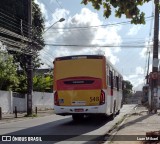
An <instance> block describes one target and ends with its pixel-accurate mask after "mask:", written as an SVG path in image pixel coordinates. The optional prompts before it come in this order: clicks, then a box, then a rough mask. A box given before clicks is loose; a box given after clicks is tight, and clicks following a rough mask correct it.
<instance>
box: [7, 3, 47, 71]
mask: <svg viewBox="0 0 160 144" xmlns="http://www.w3.org/2000/svg"><path fill="white" fill-rule="evenodd" d="M26 17H27V15H26ZM43 31H44V18H43V17H42V13H41V11H40V8H39V6H38V4H36V3H35V2H34V0H32V28H31V32H32V36H31V37H32V41H34V42H36V43H37V45H35V44H34V45H32V47H31V48H32V49H33V51H34V57H33V64H34V65H33V67H34V68H38V67H40V64H41V63H40V59H39V58H38V53H37V51H39V50H41V49H42V48H43V47H44V39H43V36H42V33H43ZM39 45H40V46H39ZM29 51H30V48H29V47H28V48H25V52H24V53H18V52H15V51H11V50H9V53H10V54H12V55H13V56H14V60H15V62H19V64H20V66H21V68H22V69H23V70H24V71H25V72H26V71H27V65H28V56H27V53H28V52H29Z"/></svg>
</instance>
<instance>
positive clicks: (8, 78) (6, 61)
mask: <svg viewBox="0 0 160 144" xmlns="http://www.w3.org/2000/svg"><path fill="white" fill-rule="evenodd" d="M18 84H19V79H18V76H17V65H16V64H15V63H14V62H13V57H12V56H11V55H9V54H7V53H6V52H4V51H1V50H0V89H1V90H12V89H13V88H14V87H16V86H18Z"/></svg>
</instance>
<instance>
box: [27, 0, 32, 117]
mask: <svg viewBox="0 0 160 144" xmlns="http://www.w3.org/2000/svg"><path fill="white" fill-rule="evenodd" d="M28 25H29V27H28V37H29V39H30V40H31V41H32V36H31V26H32V0H28ZM31 43H32V42H31ZM31 49H32V45H31V44H29V51H31ZM27 61H28V67H27V115H32V93H33V64H32V53H31V54H29V55H27Z"/></svg>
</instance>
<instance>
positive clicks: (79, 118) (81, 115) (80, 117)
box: [72, 114, 84, 122]
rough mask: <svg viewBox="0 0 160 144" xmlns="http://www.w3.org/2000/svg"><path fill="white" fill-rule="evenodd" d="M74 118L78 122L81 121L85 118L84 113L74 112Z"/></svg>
mask: <svg viewBox="0 0 160 144" xmlns="http://www.w3.org/2000/svg"><path fill="white" fill-rule="evenodd" d="M72 119H73V120H74V121H76V122H80V121H82V120H83V119H84V115H83V114H73V115H72Z"/></svg>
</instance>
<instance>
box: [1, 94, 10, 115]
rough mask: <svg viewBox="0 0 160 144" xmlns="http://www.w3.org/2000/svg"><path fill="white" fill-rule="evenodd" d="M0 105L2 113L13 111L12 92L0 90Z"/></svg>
mask: <svg viewBox="0 0 160 144" xmlns="http://www.w3.org/2000/svg"><path fill="white" fill-rule="evenodd" d="M0 107H1V108H2V112H3V113H12V112H13V103H12V92H9V91H0Z"/></svg>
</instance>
